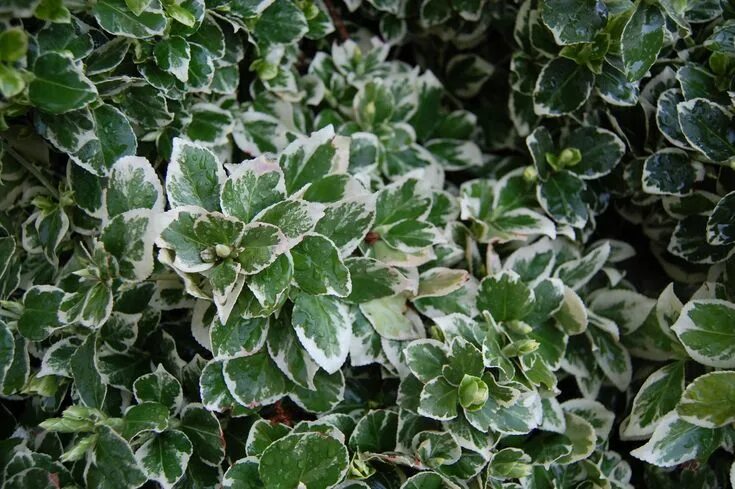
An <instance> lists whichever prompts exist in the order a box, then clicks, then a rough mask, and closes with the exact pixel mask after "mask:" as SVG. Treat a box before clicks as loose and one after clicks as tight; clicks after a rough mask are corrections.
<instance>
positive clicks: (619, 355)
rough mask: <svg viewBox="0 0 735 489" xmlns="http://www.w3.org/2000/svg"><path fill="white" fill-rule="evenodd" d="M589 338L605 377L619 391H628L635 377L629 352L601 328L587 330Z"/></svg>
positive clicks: (593, 352)
mask: <svg viewBox="0 0 735 489" xmlns="http://www.w3.org/2000/svg"><path fill="white" fill-rule="evenodd" d="M587 336H588V337H589V339H590V341H591V343H592V354H593V355H594V357H595V360H596V361H597V364H598V365H599V366H600V368H601V369H602V371H603V372H604V373H605V376H606V377H607V378H608V379H610V381H611V382H612V383H613V384H615V387H617V388H618V389H619V390H621V391H624V390H625V389H627V388H628V385H629V384H630V379H631V377H632V375H633V367H632V365H631V361H630V354H629V353H628V350H626V349H625V347H624V346H623V345H621V344H620V342H619V341H618V340H617V339H616V338H615V337H613V336H612V335H611V334H610V333H608V332H607V331H603V330H602V329H600V328H597V327H590V328H587Z"/></svg>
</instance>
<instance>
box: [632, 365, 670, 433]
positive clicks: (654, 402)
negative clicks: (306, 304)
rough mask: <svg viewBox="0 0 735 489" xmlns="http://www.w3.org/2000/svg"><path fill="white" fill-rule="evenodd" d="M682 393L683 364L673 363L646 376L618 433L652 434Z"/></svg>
mask: <svg viewBox="0 0 735 489" xmlns="http://www.w3.org/2000/svg"><path fill="white" fill-rule="evenodd" d="M683 392H684V363H683V362H675V363H671V364H669V365H666V366H664V367H661V368H660V369H658V370H656V371H655V372H654V373H652V374H651V375H649V376H648V378H647V379H646V381H645V382H643V385H642V386H641V387H640V389H639V390H638V393H637V394H636V396H635V399H633V406H632V408H631V411H630V415H629V416H628V418H627V419H626V421H625V422H624V424H623V425H622V428H621V436H624V437H627V438H637V437H644V436H650V435H651V434H653V431H654V429H655V428H656V425H657V423H658V422H659V421H660V420H661V419H662V418H663V417H664V416H665V415H666V414H668V413H669V412H671V411H672V410H673V409H674V408H675V407H676V405H677V403H678V402H679V399H680V398H681V394H682V393H683Z"/></svg>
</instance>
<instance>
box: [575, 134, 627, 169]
mask: <svg viewBox="0 0 735 489" xmlns="http://www.w3.org/2000/svg"><path fill="white" fill-rule="evenodd" d="M566 146H567V147H569V148H577V149H578V150H579V151H580V153H581V155H582V160H581V161H580V162H579V163H577V164H576V165H573V166H570V167H568V168H567V169H568V170H569V171H571V172H572V173H576V174H577V175H579V177H580V178H582V179H584V180H591V179H596V178H599V177H602V176H604V175H607V174H609V173H610V172H611V171H613V169H614V168H615V167H616V166H617V165H618V163H620V160H621V159H622V158H623V155H624V154H625V144H624V143H623V141H621V140H620V138H619V137H618V136H617V135H615V134H614V133H613V132H611V131H608V130H607V129H602V128H599V127H580V128H578V129H575V130H574V131H572V133H571V134H569V137H568V138H567V139H566Z"/></svg>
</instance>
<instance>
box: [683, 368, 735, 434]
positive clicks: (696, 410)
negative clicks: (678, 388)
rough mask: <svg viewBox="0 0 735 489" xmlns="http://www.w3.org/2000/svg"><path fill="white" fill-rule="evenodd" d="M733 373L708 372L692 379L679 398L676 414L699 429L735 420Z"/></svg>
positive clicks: (714, 426)
mask: <svg viewBox="0 0 735 489" xmlns="http://www.w3.org/2000/svg"><path fill="white" fill-rule="evenodd" d="M734 377H735V372H730V371H722V372H710V373H708V374H705V375H701V376H699V377H697V378H696V379H694V381H693V382H692V383H691V384H689V385H688V386H687V388H686V390H685V391H684V394H683V395H682V396H681V400H680V401H679V404H678V405H677V406H676V413H677V414H678V415H679V418H681V419H682V420H684V421H687V422H689V423H692V424H694V425H697V426H701V427H702V428H719V427H721V426H726V425H728V424H730V423H732V422H733V420H734V419H735V403H733V401H735V382H733V380H735V379H734Z"/></svg>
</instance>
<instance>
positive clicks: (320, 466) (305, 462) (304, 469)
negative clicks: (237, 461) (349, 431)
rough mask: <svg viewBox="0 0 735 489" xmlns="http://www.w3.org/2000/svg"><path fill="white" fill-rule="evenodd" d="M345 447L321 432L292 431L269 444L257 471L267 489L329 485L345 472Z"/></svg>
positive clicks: (334, 483) (309, 487)
mask: <svg viewBox="0 0 735 489" xmlns="http://www.w3.org/2000/svg"><path fill="white" fill-rule="evenodd" d="M348 463H349V459H348V453H347V448H345V446H344V445H343V444H342V443H340V442H339V441H338V440H336V439H335V438H332V437H331V436H326V435H323V434H321V433H294V434H290V435H287V436H285V437H283V438H281V439H280V440H278V441H276V442H274V443H273V444H271V445H270V446H269V447H268V448H267V449H266V450H265V451H264V452H263V454H262V455H261V457H260V466H259V469H258V471H259V473H260V478H261V479H262V480H263V483H264V484H265V487H266V488H268V489H288V488H295V487H298V486H302V487H305V488H306V489H320V488H327V487H333V486H334V485H336V484H337V483H338V482H339V481H341V480H342V478H343V477H344V476H345V474H346V473H347V467H348Z"/></svg>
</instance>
